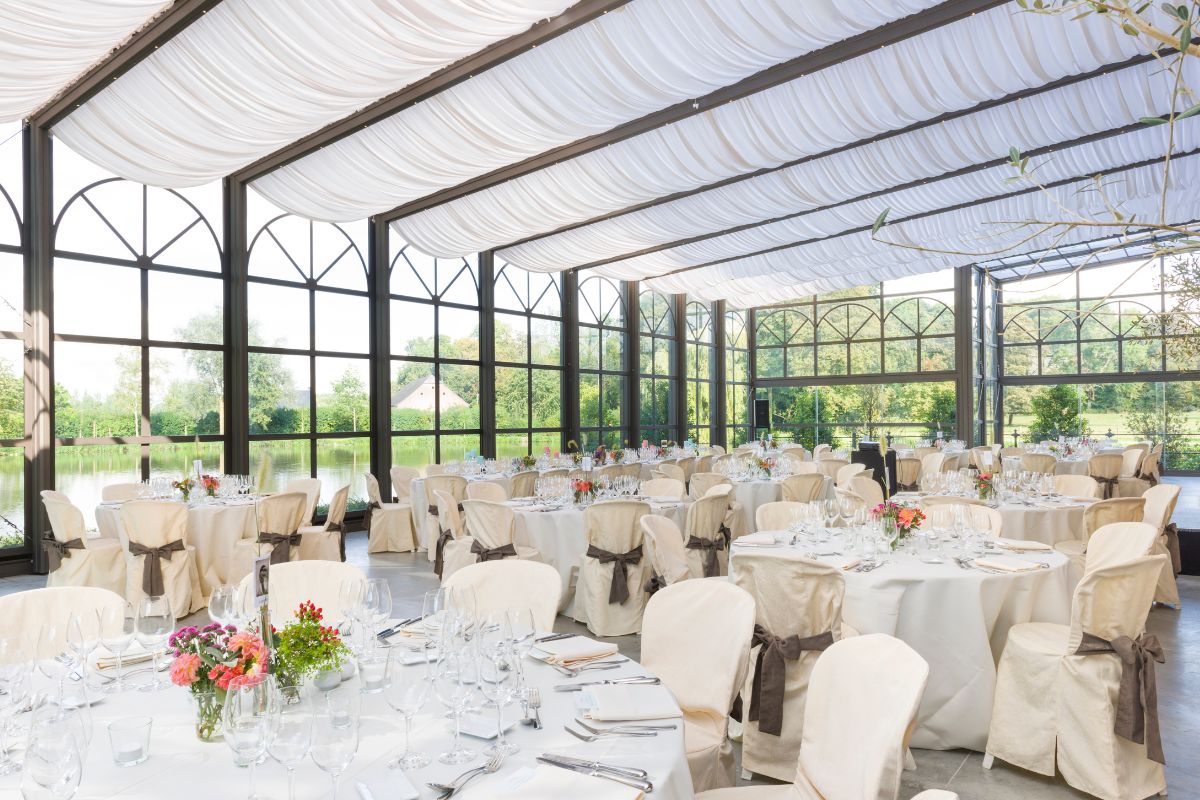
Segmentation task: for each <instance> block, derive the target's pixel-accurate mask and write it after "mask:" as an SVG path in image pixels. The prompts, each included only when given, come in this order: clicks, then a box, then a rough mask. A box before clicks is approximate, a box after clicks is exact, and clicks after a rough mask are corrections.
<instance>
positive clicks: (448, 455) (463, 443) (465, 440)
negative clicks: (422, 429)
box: [440, 433, 479, 463]
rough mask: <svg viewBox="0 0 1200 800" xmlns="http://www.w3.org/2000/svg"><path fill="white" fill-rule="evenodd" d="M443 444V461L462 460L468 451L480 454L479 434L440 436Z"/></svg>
mask: <svg viewBox="0 0 1200 800" xmlns="http://www.w3.org/2000/svg"><path fill="white" fill-rule="evenodd" d="M440 440H441V445H442V463H445V462H447V461H462V460H463V458H464V457H465V456H466V455H467V454H468V453H474V454H475V455H478V454H479V434H478V433H459V434H454V435H451V436H442V437H440Z"/></svg>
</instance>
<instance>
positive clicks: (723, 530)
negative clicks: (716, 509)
mask: <svg viewBox="0 0 1200 800" xmlns="http://www.w3.org/2000/svg"><path fill="white" fill-rule="evenodd" d="M717 532H718V533H720V534H721V538H722V539H724V540H725V549H726V550H728V549H729V542H730V541H731V540H732V539H733V531H731V530H729V526H728V525H726V524H725V523H724V522H722V523H721V527H719V528H717Z"/></svg>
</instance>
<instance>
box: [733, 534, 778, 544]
mask: <svg viewBox="0 0 1200 800" xmlns="http://www.w3.org/2000/svg"><path fill="white" fill-rule="evenodd" d="M733 543H734V544H775V534H773V533H747V534H746V535H745V536H739V537H738V538H736V539H734V540H733Z"/></svg>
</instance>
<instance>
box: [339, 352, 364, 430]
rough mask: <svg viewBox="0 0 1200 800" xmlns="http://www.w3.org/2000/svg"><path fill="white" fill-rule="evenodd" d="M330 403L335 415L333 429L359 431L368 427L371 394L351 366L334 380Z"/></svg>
mask: <svg viewBox="0 0 1200 800" xmlns="http://www.w3.org/2000/svg"><path fill="white" fill-rule="evenodd" d="M331 401H332V402H331V403H330V404H329V406H330V410H331V411H332V412H333V415H334V417H335V426H336V427H334V428H332V430H338V431H346V430H348V431H359V430H362V429H364V428H365V427H367V425H368V422H369V420H370V413H371V410H370V396H369V394H368V392H367V387H366V385H365V384H363V381H362V378H360V377H359V376H358V374H357V373H355V371H354V370H353V369H351V368H350V367H347V368H346V371H345V372H343V373H342V376H341V377H340V378H338V379H337V380H336V381H334V384H333V396H332V398H331Z"/></svg>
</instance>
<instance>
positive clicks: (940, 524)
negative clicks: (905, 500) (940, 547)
mask: <svg viewBox="0 0 1200 800" xmlns="http://www.w3.org/2000/svg"><path fill="white" fill-rule="evenodd" d="M967 499H969V498H962V497H956V498H945V497H936V498H935V497H926V498H924V499H923V500H922V501H921V510H922V511H924V512H925V516H926V517H927V520H926V522H925V526H926V527H929V528H953V527H954V526H955V524H956V523H957V522H958V519H959V514H960V513H961V514H962V521H963V524H964V525H968V526H970V528H971V529H972V530H977V531H987V533H988V535H989V536H992V537H996V536H1002V535H1003V534H1004V516H1003V515H1002V514H1001V513H1000V512H999V511H997V510H996V509H994V508H988V507H987V506H986V505H983V504H982V503H979V502H977V501H976V502H972V503H967V502H957V503H956V502H940V501H945V500H951V501H953V500H967ZM926 500H937V501H939V502H934V503H929V504H928V505H927V504H926V502H925V501H926ZM959 509H962V510H961V512H960V511H959Z"/></svg>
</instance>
